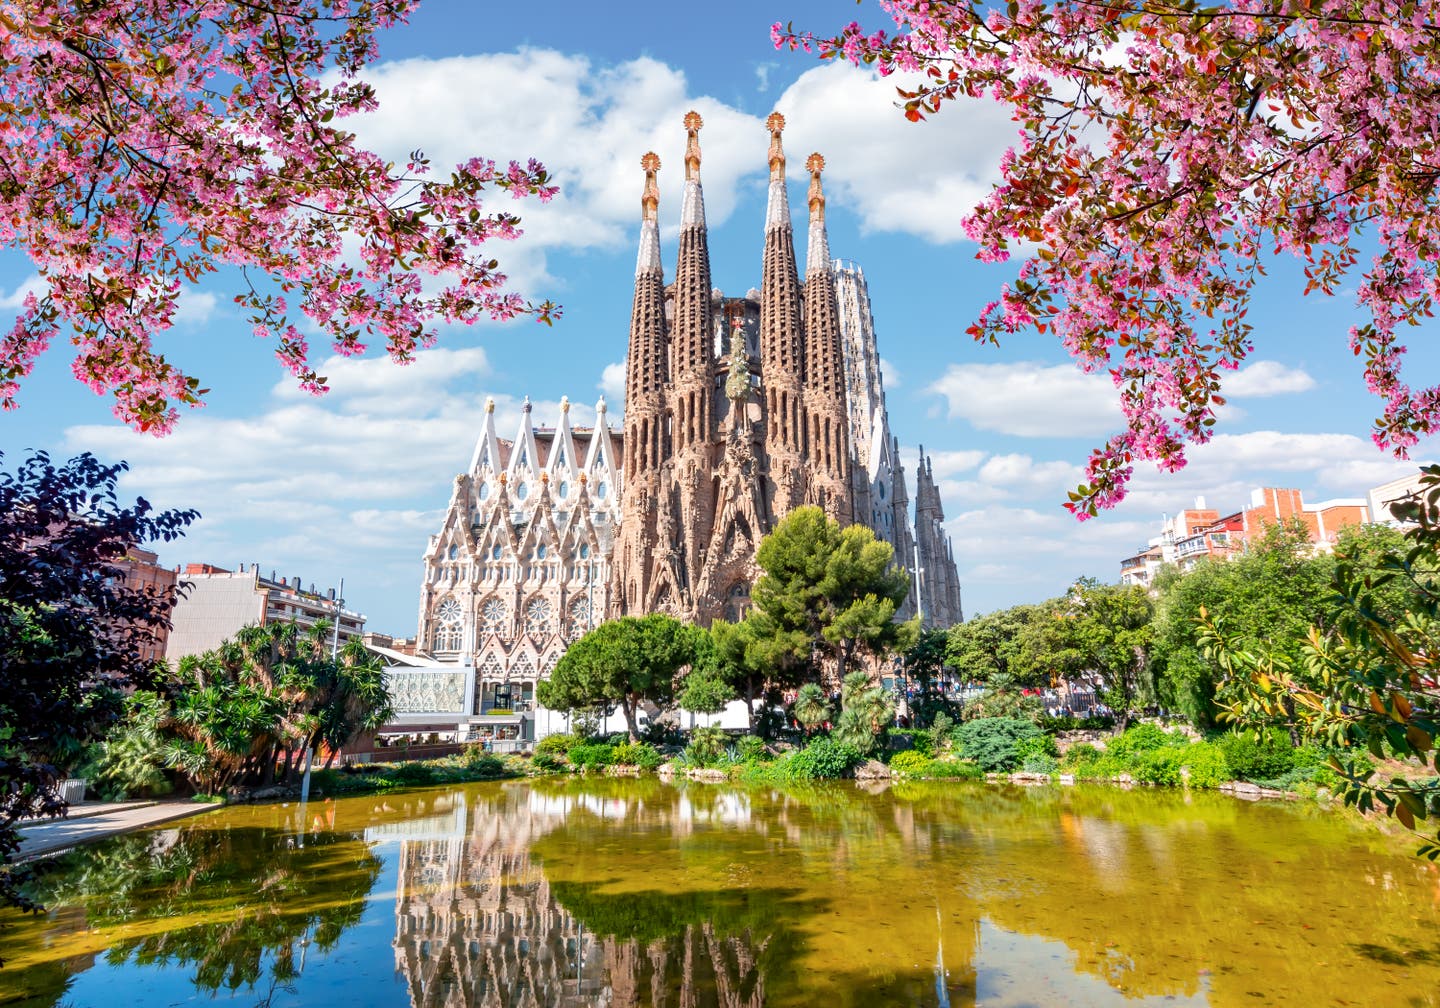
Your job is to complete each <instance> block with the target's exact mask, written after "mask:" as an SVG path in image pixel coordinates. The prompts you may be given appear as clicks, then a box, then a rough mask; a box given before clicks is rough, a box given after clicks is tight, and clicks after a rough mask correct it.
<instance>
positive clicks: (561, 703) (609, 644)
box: [536, 613, 696, 742]
mask: <svg viewBox="0 0 1440 1008" xmlns="http://www.w3.org/2000/svg"><path fill="white" fill-rule="evenodd" d="M695 650H696V641H695V635H694V633H693V632H692V631H691V628H689V627H687V626H686V625H685V624H683V623H681V622H680V621H679V620H676V619H674V618H672V617H670V616H666V615H664V614H662V613H652V614H650V615H649V616H638V617H637V616H624V617H621V618H620V619H617V620H612V621H610V622H608V623H602V624H600V625H599V626H598V627H596V628H595V629H594V630H591V631H590V632H589V633H587V634H586V635H585V636H583V637H581V638H580V639H579V640H577V641H576V642H575V643H574V644H572V645H570V648H569V649H568V650H567V651H566V652H565V654H564V656H563V657H561V659H560V661H559V662H558V663H557V664H556V666H555V671H554V672H552V673H551V674H550V677H549V678H548V679H546V680H543V681H542V682H541V683H540V685H539V686H538V687H537V689H536V697H537V698H538V699H539V701H540V702H541V703H542V704H544V705H545V706H546V707H548V708H550V709H551V710H566V711H574V710H595V709H601V708H607V707H609V708H613V707H614V706H615V705H619V707H620V709H621V711H622V712H623V713H624V715H625V725H626V727H627V728H629V730H630V739H631V741H632V742H633V741H636V740H638V739H639V737H640V728H639V724H638V722H637V721H636V714H637V712H638V710H639V707H640V704H642V703H644V702H645V701H650V702H651V703H655V704H659V705H662V706H663V705H665V704H669V703H670V702H672V701H673V700H674V698H675V674H676V673H677V672H678V671H679V670H680V669H681V668H682V667H683V666H685V665H688V664H691V663H692V662H693V661H694V660H695Z"/></svg>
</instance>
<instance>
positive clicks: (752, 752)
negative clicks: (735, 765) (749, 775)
mask: <svg viewBox="0 0 1440 1008" xmlns="http://www.w3.org/2000/svg"><path fill="white" fill-rule="evenodd" d="M735 754H736V755H737V756H739V757H740V761H741V762H742V763H758V762H760V761H761V760H763V759H768V758H769V753H767V752H766V751H765V740H764V739H762V738H760V737H758V736H756V735H742V736H740V741H739V742H737V743H736V744H735Z"/></svg>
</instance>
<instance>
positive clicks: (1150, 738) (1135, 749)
mask: <svg viewBox="0 0 1440 1008" xmlns="http://www.w3.org/2000/svg"><path fill="white" fill-rule="evenodd" d="M1179 744H1183V741H1182V739H1180V738H1177V737H1176V736H1174V735H1171V734H1170V733H1169V732H1167V731H1166V730H1165V729H1163V728H1161V727H1160V726H1159V725H1153V724H1137V725H1134V726H1132V727H1130V728H1127V729H1125V731H1123V732H1121V733H1120V734H1119V735H1116V736H1115V737H1114V738H1112V739H1110V740H1109V741H1108V742H1106V743H1105V751H1106V752H1107V753H1109V754H1110V755H1111V756H1114V757H1115V758H1116V759H1119V760H1122V761H1124V760H1131V759H1134V758H1135V757H1137V756H1139V754H1140V753H1145V752H1149V751H1150V750H1152V749H1159V748H1161V747H1162V746H1173V745H1179Z"/></svg>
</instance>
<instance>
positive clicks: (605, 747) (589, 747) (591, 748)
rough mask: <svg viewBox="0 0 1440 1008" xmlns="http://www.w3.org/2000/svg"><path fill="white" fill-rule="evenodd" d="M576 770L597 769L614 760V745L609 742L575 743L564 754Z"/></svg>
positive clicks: (608, 764)
mask: <svg viewBox="0 0 1440 1008" xmlns="http://www.w3.org/2000/svg"><path fill="white" fill-rule="evenodd" d="M566 755H567V756H568V758H569V760H570V763H571V764H572V765H573V766H574V767H575V769H577V770H598V769H600V768H601V767H607V766H610V765H611V764H612V763H614V762H615V747H614V746H613V745H611V744H610V743H609V742H594V743H587V744H583V745H577V746H574V747H572V748H571V750H570V752H569V753H567V754H566Z"/></svg>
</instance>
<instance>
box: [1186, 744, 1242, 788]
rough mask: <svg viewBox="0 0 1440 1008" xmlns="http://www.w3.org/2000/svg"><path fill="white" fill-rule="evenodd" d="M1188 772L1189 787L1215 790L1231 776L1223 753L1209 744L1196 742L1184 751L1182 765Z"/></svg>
mask: <svg viewBox="0 0 1440 1008" xmlns="http://www.w3.org/2000/svg"><path fill="white" fill-rule="evenodd" d="M1183 765H1184V766H1185V767H1187V768H1188V769H1189V771H1190V786H1191V787H1199V788H1216V787H1219V786H1220V785H1221V784H1224V783H1225V782H1226V781H1228V780H1230V778H1231V777H1232V776H1233V774H1232V772H1231V770H1230V765H1229V764H1228V763H1227V762H1226V760H1225V753H1224V752H1222V751H1221V750H1220V748H1219V747H1218V746H1214V745H1211V744H1210V743H1209V742H1196V743H1195V744H1194V745H1191V746H1189V747H1187V748H1186V749H1185V762H1184V764H1183Z"/></svg>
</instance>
